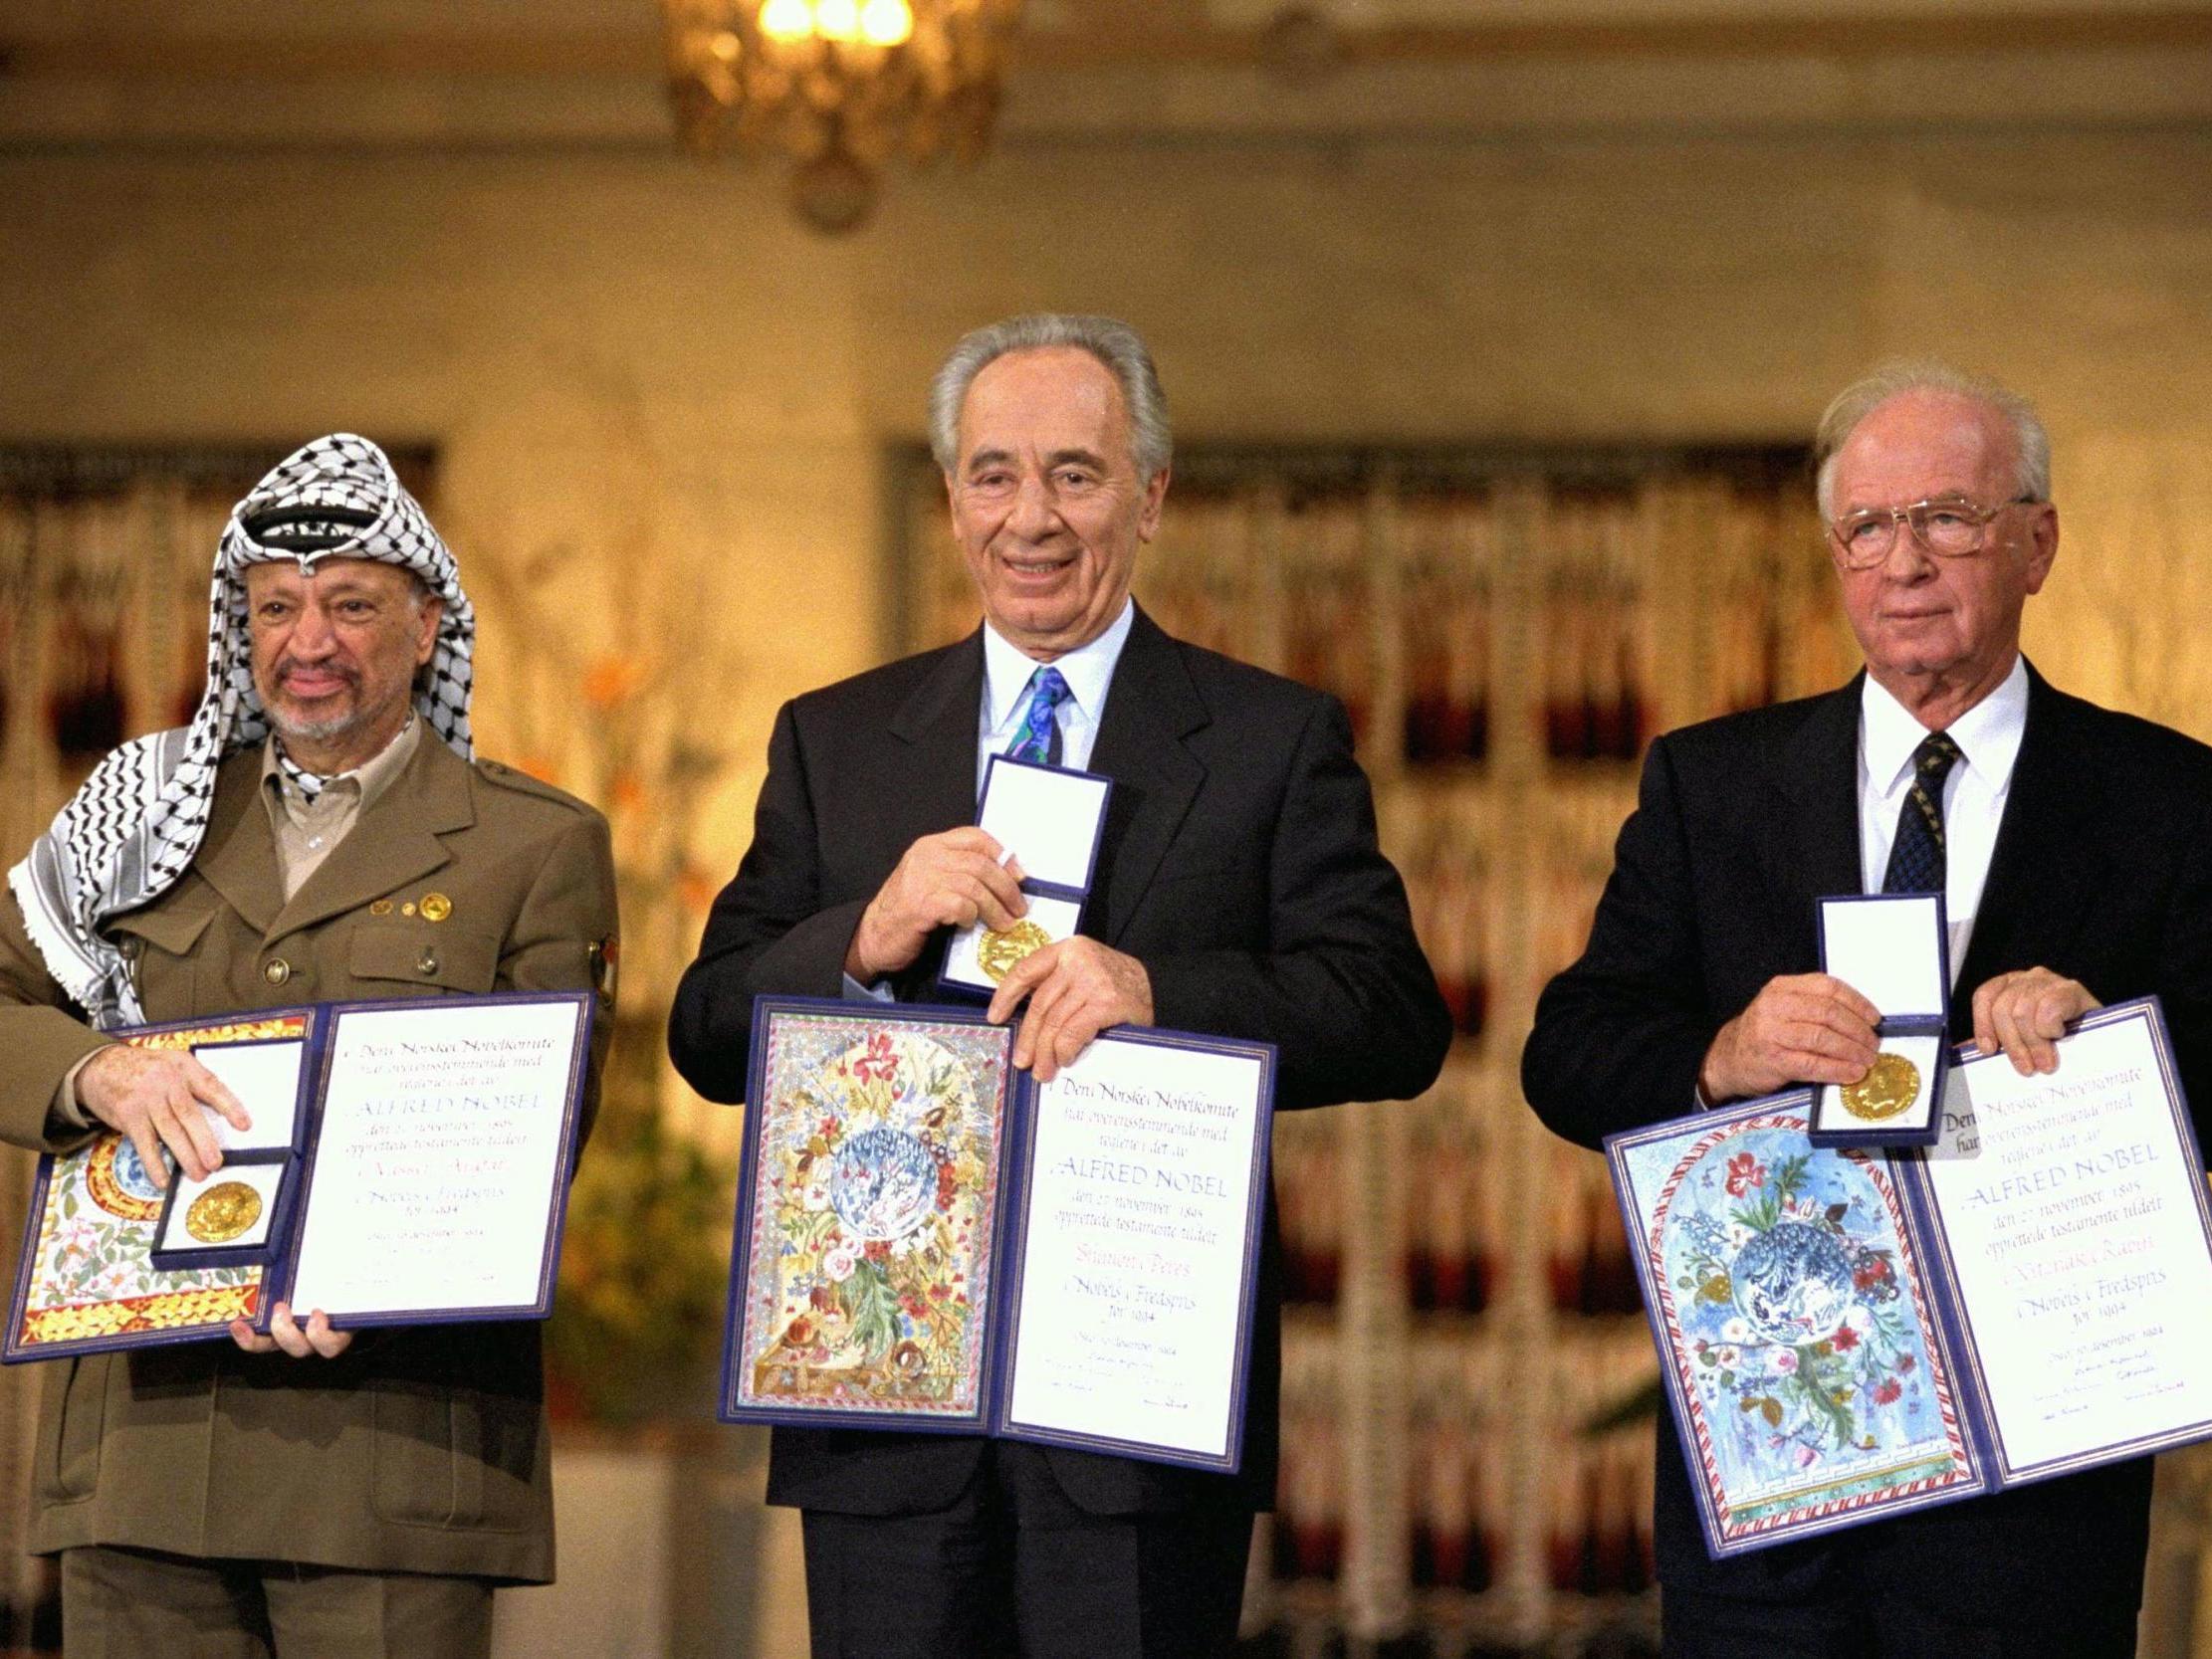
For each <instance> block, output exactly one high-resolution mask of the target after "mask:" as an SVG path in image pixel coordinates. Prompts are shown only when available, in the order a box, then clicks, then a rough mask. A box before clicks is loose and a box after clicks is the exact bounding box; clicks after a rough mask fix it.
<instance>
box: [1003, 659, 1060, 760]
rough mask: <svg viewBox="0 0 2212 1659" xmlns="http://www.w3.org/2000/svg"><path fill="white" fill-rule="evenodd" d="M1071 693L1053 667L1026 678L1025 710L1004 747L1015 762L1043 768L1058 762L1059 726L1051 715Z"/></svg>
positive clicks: (1041, 669) (1042, 669) (1058, 672)
mask: <svg viewBox="0 0 2212 1659" xmlns="http://www.w3.org/2000/svg"><path fill="white" fill-rule="evenodd" d="M1071 695H1072V694H1071V693H1070V692H1069V691H1068V687H1067V680H1066V679H1065V677H1064V676H1062V675H1061V673H1060V671H1059V670H1058V669H1056V668H1050V667H1046V668H1040V669H1038V670H1037V671H1036V673H1034V674H1032V675H1030V676H1029V708H1028V712H1027V713H1026V714H1024V715H1023V716H1022V717H1021V727H1020V729H1019V730H1017V731H1016V732H1014V734H1013V741H1012V742H1010V743H1008V744H1007V745H1006V753H1007V755H1008V756H1009V757H1010V758H1012V759H1015V760H1039V761H1042V762H1043V763H1044V764H1045V765H1047V766H1057V765H1058V764H1059V763H1060V723H1059V722H1058V721H1057V720H1056V719H1054V718H1053V717H1054V715H1055V713H1056V712H1057V710H1058V709H1059V707H1060V705H1061V704H1063V703H1065V702H1066V701H1067V700H1068V698H1069V697H1070V696H1071Z"/></svg>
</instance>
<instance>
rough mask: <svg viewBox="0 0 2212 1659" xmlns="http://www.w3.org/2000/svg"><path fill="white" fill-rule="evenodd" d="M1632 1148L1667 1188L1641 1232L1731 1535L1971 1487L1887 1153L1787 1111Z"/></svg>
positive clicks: (1645, 1176) (1647, 1173)
mask: <svg viewBox="0 0 2212 1659" xmlns="http://www.w3.org/2000/svg"><path fill="white" fill-rule="evenodd" d="M1632 1155H1633V1156H1635V1157H1636V1158H1637V1159H1638V1160H1639V1162H1640V1164H1641V1169H1640V1172H1639V1173H1640V1179H1639V1182H1638V1186H1639V1190H1644V1191H1654V1192H1656V1194H1657V1196H1656V1199H1655V1201H1654V1205H1653V1210H1652V1213H1651V1214H1650V1216H1649V1217H1648V1218H1647V1220H1646V1225H1645V1226H1644V1228H1643V1229H1642V1232H1643V1237H1644V1239H1645V1245H1646V1248H1647V1249H1648V1250H1649V1251H1650V1252H1651V1255H1652V1262H1651V1266H1652V1268H1653V1271H1654V1274H1655V1276H1656V1277H1658V1278H1659V1281H1660V1284H1661V1294H1660V1297H1659V1303H1660V1307H1659V1319H1660V1321H1661V1323H1662V1324H1663V1325H1664V1327H1665V1330H1666V1335H1667V1337H1668V1339H1669V1342H1670V1346H1671V1348H1672V1350H1673V1362H1674V1365H1675V1368H1676V1372H1677V1380H1678V1382H1679V1383H1680V1385H1681V1397H1682V1399H1683V1401H1684V1402H1685V1403H1686V1405H1687V1407H1688V1414H1689V1417H1690V1421H1689V1422H1688V1423H1686V1424H1684V1425H1683V1427H1684V1429H1685V1435H1684V1438H1685V1441H1686V1442H1687V1443H1688V1445H1689V1448H1690V1455H1691V1456H1692V1457H1694V1458H1695V1459H1697V1460H1698V1461H1699V1462H1700V1463H1702V1465H1703V1466H1704V1471H1705V1474H1706V1478H1707V1484H1708V1489H1709V1490H1711V1491H1712V1492H1713V1493H1714V1495H1715V1501H1716V1507H1717V1508H1718V1510H1719V1512H1720V1513H1719V1517H1718V1519H1719V1522H1720V1526H1721V1528H1722V1531H1723V1533H1724V1534H1725V1535H1726V1536H1728V1537H1731V1538H1741V1537H1749V1536H1753V1535H1756V1534H1758V1533H1760V1532H1762V1531H1765V1530H1768V1529H1771V1528H1773V1527H1777V1526H1783V1525H1794V1524H1801V1523H1804V1522H1807V1521H1811V1520H1817V1519H1820V1518H1822V1517H1825V1516H1831V1515H1839V1514H1843V1513H1846V1512H1848V1511H1850V1510H1852V1509H1855V1508H1859V1507H1862V1506H1864V1505H1866V1504H1869V1503H1872V1502H1875V1501H1877V1500H1893V1499H1895V1498H1897V1497H1899V1496H1900V1495H1906V1494H1912V1493H1916V1492H1932V1491H1938V1490H1943V1489H1946V1488H1949V1487H1952V1486H1964V1485H1968V1484H1971V1483H1972V1481H1973V1475H1972V1470H1971V1468H1970V1466H1969V1463H1968V1459H1967V1454H1966V1444H1965V1437H1964V1434H1963V1432H1962V1431H1961V1429H1960V1426H1959V1418H1958V1411H1957V1407H1956V1402H1955V1400H1954V1398H1953V1396H1952V1391H1951V1385H1950V1382H1949V1379H1948V1377H1947V1376H1946V1375H1945V1373H1944V1371H1943V1368H1942V1362H1941V1356H1940V1352H1939V1350H1938V1349H1937V1348H1936V1346H1935V1340H1934V1332H1933V1329H1932V1318H1933V1316H1932V1313H1931V1311H1930V1309H1929V1307H1928V1305H1927V1300H1926V1294H1925V1291H1924V1289H1923V1287H1922V1284H1921V1281H1920V1279H1919V1275H1918V1273H1917V1270H1916V1267H1915V1264H1914V1262H1913V1260H1912V1258H1911V1256H1910V1253H1909V1246H1908V1242H1907V1239H1906V1235H1905V1233H1904V1230H1903V1226H1902V1219H1901V1211H1900V1207H1899V1204H1898V1199H1897V1194H1896V1189H1895V1187H1894V1185H1893V1184H1892V1183H1891V1181H1890V1178H1889V1172H1888V1170H1887V1168H1886V1166H1885V1165H1884V1164H1882V1163H1881V1162H1880V1160H1878V1159H1873V1158H1869V1157H1867V1156H1865V1155H1863V1154H1861V1153H1857V1152H1850V1151H1819V1150H1815V1149H1814V1148H1813V1147H1812V1145H1811V1144H1810V1143H1809V1142H1808V1141H1807V1140H1806V1136H1805V1125H1804V1121H1803V1119H1802V1117H1798V1116H1791V1115H1787V1114H1777V1115H1774V1116H1770V1117H1758V1118H1751V1119H1748V1120H1745V1121H1742V1122H1739V1123H1735V1124H1732V1125H1728V1126H1726V1127H1725V1128H1721V1129H1703V1130H1701V1131H1700V1130H1694V1129H1685V1130H1684V1132H1683V1134H1682V1135H1681V1136H1679V1137H1676V1138H1672V1139H1669V1140H1666V1141H1658V1142H1654V1143H1649V1144H1646V1145H1643V1146H1639V1147H1637V1148H1636V1149H1635V1152H1634V1153H1633V1154H1632ZM1647 1160H1648V1161H1647ZM1647 1180H1648V1182H1649V1184H1648V1185H1647V1184H1646V1182H1647Z"/></svg>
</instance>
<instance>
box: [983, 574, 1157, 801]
mask: <svg viewBox="0 0 2212 1659" xmlns="http://www.w3.org/2000/svg"><path fill="white" fill-rule="evenodd" d="M1136 620H1137V602H1136V601H1135V600H1134V599H1124V600H1123V601H1122V602H1121V615H1119V616H1117V617H1115V618H1114V620H1113V621H1112V622H1111V623H1109V624H1107V627H1106V631H1105V632H1104V633H1103V634H1100V635H1099V636H1098V638H1096V639H1094V640H1092V641H1091V642H1090V644H1088V645H1082V646H1077V647H1076V648H1075V649H1074V650H1073V651H1070V652H1068V653H1067V655H1066V656H1064V657H1055V658H1053V659H1052V663H1051V666H1052V667H1053V668H1056V669H1058V670H1059V671H1060V678H1061V679H1063V680H1065V681H1066V682H1067V689H1068V692H1069V694H1070V695H1068V696H1067V697H1065V698H1063V699H1062V700H1061V702H1060V706H1059V708H1058V709H1056V710H1055V711H1053V720H1054V721H1055V723H1056V724H1057V725H1058V726H1059V728H1060V760H1059V763H1060V764H1061V765H1062V766H1065V767H1067V768H1068V769H1069V770H1070V771H1081V770H1082V769H1083V768H1084V767H1086V766H1088V765H1089V764H1090V763H1091V747H1092V745H1093V744H1095V743H1096V742H1097V741H1098V723H1099V722H1100V721H1102V720H1104V719H1105V718H1106V693H1107V691H1108V690H1109V689H1111V687H1112V686H1113V683H1114V665H1115V664H1117V663H1119V662H1120V661H1121V648H1122V647H1123V646H1124V645H1126V644H1128V643H1129V630H1130V627H1131V625H1132V624H1134V623H1135V622H1136ZM1044 666H1045V665H1043V664H1041V663H1039V662H1038V661H1037V660H1036V659H1035V658H1034V657H1030V656H1028V655H1026V654H1025V653H1023V652H1022V651H1021V650H1020V649H1019V648H1018V647H1016V646H1014V645H1012V644H1009V643H1008V642H1007V640H1006V639H1005V638H1004V637H1003V636H1002V635H1001V634H1000V633H999V632H998V630H997V629H995V628H994V627H993V626H992V625H991V624H990V623H989V622H986V623H985V624H984V703H983V712H982V715H981V717H980V719H979V725H978V729H977V735H976V791H977V793H978V794H981V793H982V792H983V787H984V768H985V767H986V766H988V765H989V764H990V763H991V757H992V756H993V755H995V754H1003V753H1005V752H1006V748H1007V746H1008V745H1009V744H1011V743H1012V741H1013V734H1014V733H1015V732H1016V731H1018V730H1020V729H1021V717H1022V716H1023V715H1025V714H1026V713H1027V712H1028V709H1029V680H1030V677H1031V676H1032V675H1034V674H1035V673H1036V671H1037V670H1038V669H1039V668H1041V667H1044Z"/></svg>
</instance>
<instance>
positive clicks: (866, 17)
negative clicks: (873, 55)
mask: <svg viewBox="0 0 2212 1659" xmlns="http://www.w3.org/2000/svg"><path fill="white" fill-rule="evenodd" d="M913 33H914V8H913V7H911V6H909V5H908V4H907V3H906V0H867V4H866V5H864V6H862V7H861V8H860V38H861V39H862V40H864V41H866V42H867V43H868V44H869V45H870V46H904V45H905V44H906V42H907V40H908V39H909V37H911V36H912V35H913Z"/></svg>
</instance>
